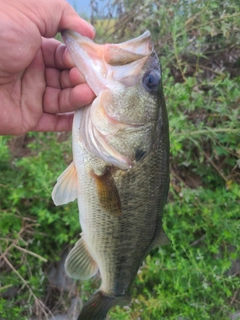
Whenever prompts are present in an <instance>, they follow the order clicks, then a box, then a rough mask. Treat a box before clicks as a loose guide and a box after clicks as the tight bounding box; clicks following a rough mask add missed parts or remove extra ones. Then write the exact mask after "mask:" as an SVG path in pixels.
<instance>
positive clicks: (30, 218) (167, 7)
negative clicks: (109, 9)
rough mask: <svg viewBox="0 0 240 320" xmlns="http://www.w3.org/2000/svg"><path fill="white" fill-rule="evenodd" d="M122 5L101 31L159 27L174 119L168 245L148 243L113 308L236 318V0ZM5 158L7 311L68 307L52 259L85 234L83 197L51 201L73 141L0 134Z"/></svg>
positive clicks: (121, 33) (239, 201) (239, 142)
mask: <svg viewBox="0 0 240 320" xmlns="http://www.w3.org/2000/svg"><path fill="white" fill-rule="evenodd" d="M124 4H125V10H124V12H123V13H122V15H121V16H120V18H119V19H118V20H116V24H113V21H112V20H111V29H108V31H107V32H105V33H104V31H103V30H102V29H101V32H100V35H101V38H100V39H98V40H99V41H101V42H106V41H110V39H114V41H116V42H118V41H122V40H126V39H129V38H132V37H134V36H136V35H139V34H140V33H141V32H143V31H145V30H146V29H149V30H150V31H151V32H152V34H153V38H154V42H155V48H156V51H157V52H158V54H159V56H160V59H161V62H162V69H163V76H164V79H163V81H164V93H165V97H166V101H167V107H168V112H169V122H170V139H171V161H170V166H171V186H170V194H169V202H168V205H167V207H166V210H165V216H164V227H165V230H166V233H167V234H168V236H169V238H170V239H171V241H172V245H169V246H166V247H163V248H160V249H155V250H153V252H152V253H151V254H150V255H149V256H148V257H147V259H146V261H145V262H144V263H143V266H142V267H141V269H140V271H139V273H138V276H137V279H136V281H135V284H134V287H133V298H132V303H131V305H130V306H129V307H125V308H118V307H116V308H115V309H113V310H112V311H111V312H110V315H109V317H110V319H116V320H128V319H133V320H136V319H142V320H145V319H146V320H147V319H151V320H155V319H156V320H158V319H166V320H173V319H174V320H181V319H182V320H183V319H184V320H186V319H189V320H191V319H194V320H203V319H204V320H205V319H218V320H225V319H229V318H230V314H231V313H233V312H235V311H236V310H239V308H240V302H239V301H240V291H239V287H240V278H239V276H240V267H239V260H238V258H239V254H240V240H239V239H240V210H239V208H240V188H239V182H240V172H239V168H240V159H239V157H240V129H239V116H240V114H239V103H240V100H239V92H240V58H239V57H240V25H239V15H240V13H239V12H240V11H239V4H238V1H237V0H235V1H234V0H229V1H228V2H225V1H217V0H215V1H202V0H196V1H183V0H181V1H175V0H172V1H166V0H161V1H151V2H150V1H143V0H141V1H138V2H136V1H134V0H132V1H125V2H124ZM98 23H99V22H98ZM99 25H100V23H99ZM101 28H103V26H101ZM103 35H104V36H103ZM111 37H112V38H111ZM0 156H1V161H0V184H1V185H0V201H1V202H0V203H1V207H0V224H1V227H0V228H1V236H0V248H1V260H0V270H1V273H0V283H1V287H0V314H1V313H2V314H1V316H2V317H3V318H4V319H19V318H21V319H24V317H25V319H27V317H28V316H30V315H31V314H37V315H38V319H40V318H41V317H45V318H47V315H48V314H50V313H51V312H50V310H49V309H51V310H52V312H55V311H56V310H57V309H56V304H57V302H58V304H57V306H58V310H60V311H61V312H63V311H64V310H65V309H66V308H67V307H66V303H59V301H58V295H60V292H59V291H57V292H56V293H55V295H56V297H55V298H53V299H48V298H46V297H48V295H47V293H48V290H49V283H48V279H47V270H48V268H49V264H51V263H52V262H54V261H57V260H58V259H59V257H60V253H61V252H62V250H63V248H64V247H65V246H66V245H67V244H69V243H74V242H75V240H74V238H76V237H78V233H79V232H80V227H79V223H78V210H77V206H76V203H74V204H71V205H66V206H63V207H55V206H54V205H53V203H52V200H51V197H50V195H51V191H52V187H53V185H54V183H55V181H56V178H57V177H58V175H60V173H61V172H62V171H63V170H64V169H65V167H66V166H67V164H69V163H70V162H71V150H70V140H69V138H68V135H66V134H56V135H55V134H36V133H34V134H33V133H32V134H28V135H27V136H24V137H20V138H11V137H2V138H1V143H0ZM45 259H46V260H48V262H46V260H45ZM78 284H79V288H78V291H77V292H76V293H75V294H77V295H78V294H79V295H80V296H81V298H82V299H83V300H84V301H85V300H87V298H88V297H89V296H90V295H91V294H92V293H93V291H94V290H96V288H98V286H99V281H92V280H90V281H86V282H81V283H78ZM64 299H66V301H69V300H68V299H69V298H68V297H67V296H66V295H65V296H64ZM6 310H10V311H9V313H7V314H6ZM4 312H5V313H4Z"/></svg>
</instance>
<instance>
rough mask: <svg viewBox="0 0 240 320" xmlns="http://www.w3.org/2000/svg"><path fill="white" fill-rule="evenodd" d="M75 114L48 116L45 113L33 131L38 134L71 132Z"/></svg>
mask: <svg viewBox="0 0 240 320" xmlns="http://www.w3.org/2000/svg"><path fill="white" fill-rule="evenodd" d="M73 115H74V113H64V114H48V113H43V115H42V117H41V118H40V119H39V121H38V123H37V125H36V127H35V128H33V130H32V131H38V132H59V131H71V130H72V122H73Z"/></svg>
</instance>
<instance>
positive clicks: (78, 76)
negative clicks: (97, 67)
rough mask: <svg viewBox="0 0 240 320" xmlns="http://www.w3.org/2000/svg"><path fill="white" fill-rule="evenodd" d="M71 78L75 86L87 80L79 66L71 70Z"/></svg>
mask: <svg viewBox="0 0 240 320" xmlns="http://www.w3.org/2000/svg"><path fill="white" fill-rule="evenodd" d="M69 79H70V81H71V83H72V85H73V86H76V85H78V84H80V83H84V82H86V79H85V77H84V75H83V74H82V73H81V72H80V71H79V70H78V68H77V67H75V68H72V69H71V70H70V71H69Z"/></svg>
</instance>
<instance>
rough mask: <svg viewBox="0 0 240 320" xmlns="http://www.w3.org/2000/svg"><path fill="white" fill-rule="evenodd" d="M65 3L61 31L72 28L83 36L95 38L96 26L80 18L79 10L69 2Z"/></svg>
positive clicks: (60, 25)
mask: <svg viewBox="0 0 240 320" xmlns="http://www.w3.org/2000/svg"><path fill="white" fill-rule="evenodd" d="M65 4H66V5H65V9H64V11H63V14H62V19H61V21H60V23H59V31H62V30H63V29H72V30H74V31H76V32H78V33H80V34H81V35H83V36H86V37H89V38H91V39H93V38H94V37H95V29H94V27H93V26H92V25H91V24H90V23H88V22H87V21H86V20H84V19H82V18H80V17H79V15H78V14H77V12H76V11H75V10H74V9H73V8H72V7H71V6H70V5H69V4H68V3H67V2H65Z"/></svg>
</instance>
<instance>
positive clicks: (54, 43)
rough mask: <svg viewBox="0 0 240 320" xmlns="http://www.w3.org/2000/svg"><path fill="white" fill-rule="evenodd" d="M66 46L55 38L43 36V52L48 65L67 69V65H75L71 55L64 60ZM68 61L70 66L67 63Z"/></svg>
mask: <svg viewBox="0 0 240 320" xmlns="http://www.w3.org/2000/svg"><path fill="white" fill-rule="evenodd" d="M65 50H66V46H65V45H64V44H62V43H61V42H60V41H58V40H55V39H46V38H42V53H43V59H44V62H45V65H46V67H49V68H58V69H65V68H66V67H69V68H70V67H73V66H74V64H73V62H72V61H71V59H70V57H68V56H67V58H65V61H63V55H64V52H65ZM66 63H68V66H67V65H66Z"/></svg>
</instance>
